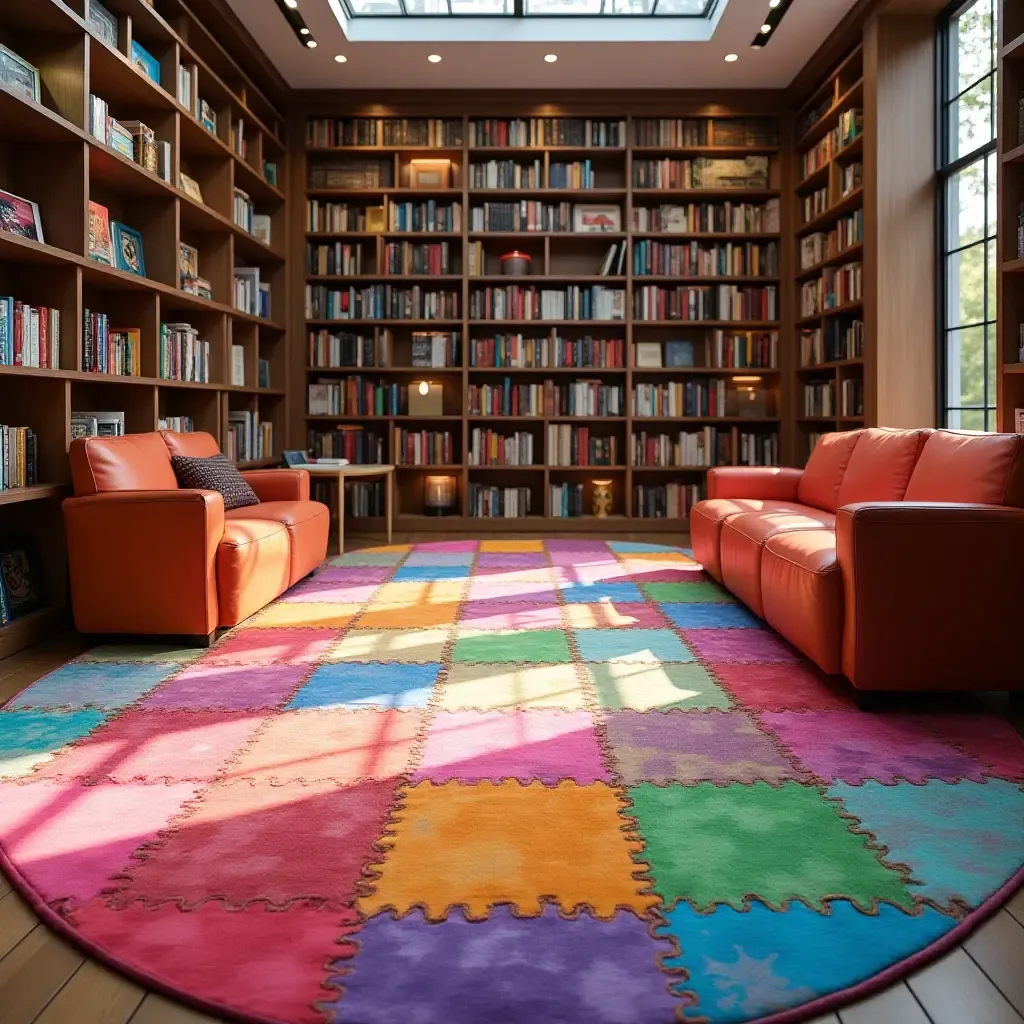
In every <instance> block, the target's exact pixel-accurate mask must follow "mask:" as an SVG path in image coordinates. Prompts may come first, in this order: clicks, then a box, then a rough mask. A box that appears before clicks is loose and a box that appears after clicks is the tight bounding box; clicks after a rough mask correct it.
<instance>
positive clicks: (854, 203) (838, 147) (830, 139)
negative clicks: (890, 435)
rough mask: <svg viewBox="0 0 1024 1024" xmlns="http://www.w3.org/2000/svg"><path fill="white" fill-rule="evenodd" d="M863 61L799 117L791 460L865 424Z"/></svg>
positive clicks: (852, 63) (830, 83) (823, 89)
mask: <svg viewBox="0 0 1024 1024" xmlns="http://www.w3.org/2000/svg"><path fill="white" fill-rule="evenodd" d="M864 116H865V115H864V61H863V48H862V46H859V45H858V46H857V47H856V48H854V49H853V50H852V51H851V52H850V54H849V55H848V56H847V57H846V58H845V59H844V60H843V61H842V62H841V63H840V64H839V65H838V66H837V67H836V68H835V70H834V71H833V72H832V73H831V74H830V75H828V77H827V78H826V79H825V80H824V81H823V82H822V83H821V85H820V86H819V87H818V88H817V89H816V90H815V91H814V92H813V93H812V94H811V95H810V96H809V97H808V98H807V100H806V101H805V102H804V104H803V105H802V106H801V107H800V109H799V110H798V112H797V115H796V125H795V130H796V147H795V149H796V156H795V165H794V176H795V179H796V190H795V191H796V199H795V202H794V205H793V215H794V224H795V226H796V229H795V230H796V249H795V257H796V281H795V293H796V294H795V301H796V306H795V310H796V330H795V332H794V337H793V344H794V357H793V361H792V365H793V367H794V368H795V375H794V376H795V379H794V381H793V384H792V387H793V409H794V419H795V431H794V433H793V441H794V445H795V451H794V452H793V457H794V459H795V462H796V464H798V465H803V464H804V462H806V460H807V457H808V455H809V454H810V450H811V448H812V447H813V444H814V442H815V440H816V438H817V437H818V436H820V435H821V434H823V433H827V432H828V431H832V430H853V429H856V428H857V427H861V426H864V424H865V416H864V365H865V360H864V353H865V348H866V346H867V344H868V340H867V337H866V330H865V316H864V252H865V248H864V173H863V167H864V163H863V162H864V123H863V118H864Z"/></svg>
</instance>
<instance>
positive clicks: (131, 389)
mask: <svg viewBox="0 0 1024 1024" xmlns="http://www.w3.org/2000/svg"><path fill="white" fill-rule="evenodd" d="M105 5H106V7H107V9H108V10H109V11H110V12H111V13H112V14H113V15H114V16H115V17H116V19H117V22H118V39H117V45H116V46H112V45H108V43H107V42H105V41H103V39H102V38H101V37H100V36H99V35H98V34H97V32H96V31H95V30H94V27H93V25H92V23H91V22H90V21H89V20H88V0H33V2H32V3H27V4H4V5H3V6H2V8H0V43H3V44H4V45H6V46H7V47H9V48H10V49H11V50H13V51H14V52H15V53H17V54H18V55H19V56H21V57H22V58H23V59H24V60H26V61H28V62H29V63H31V64H33V65H35V66H36V67H38V68H39V72H40V80H41V90H40V93H41V94H40V99H39V101H38V102H35V101H33V100H32V99H26V98H24V97H22V96H20V95H17V94H15V93H14V92H13V91H10V90H9V89H7V88H5V87H3V86H0V189H3V190H5V191H8V192H11V193H14V194H15V195H17V196H20V197H22V198H23V199H26V200H28V201H30V202H34V203H37V204H38V207H39V212H40V219H41V224H42V229H43V233H44V238H45V244H43V243H40V242H36V241H33V240H31V239H29V238H25V237H22V236H19V235H15V234H11V233H5V232H0V296H11V297H13V298H14V299H15V300H20V301H22V302H24V303H28V304H31V305H33V306H42V307H50V308H54V309H57V310H59V312H60V352H59V364H58V365H57V366H54V367H47V368H39V367H35V366H31V367H30V366H22V365H17V366H13V365H3V366H0V410H2V412H0V420H2V421H3V422H4V423H6V424H8V425H14V426H28V427H30V428H31V429H32V430H33V431H34V432H35V433H36V435H37V437H38V458H37V462H38V467H37V469H38V473H37V476H38V482H37V484H36V485H35V486H32V487H26V488H21V489H18V490H6V491H0V535H3V536H4V537H5V540H6V538H8V537H13V538H22V537H24V538H26V539H27V540H28V541H29V542H30V543H31V545H32V547H33V548H34V549H35V551H36V552H37V553H38V555H39V557H40V560H41V561H42V563H43V565H42V574H43V576H44V577H45V582H46V586H47V592H48V598H49V600H50V602H51V603H50V605H49V606H48V607H47V608H46V609H43V610H42V611H41V612H38V613H35V614H34V615H32V616H27V617H25V618H24V619H19V620H16V621H15V622H14V623H12V624H11V625H10V626H8V627H6V628H5V629H0V657H4V656H6V655H8V654H10V653H13V651H14V650H17V649H20V647H23V646H26V645H27V644H29V643H33V642H35V641H36V640H37V639H39V637H40V636H41V635H44V634H45V632H47V631H49V630H50V629H52V628H54V626H55V625H59V624H60V623H61V622H65V621H66V620H67V612H66V603H67V595H66V559H65V552H64V544H63V533H62V523H61V516H60V507H59V500H60V498H61V497H63V496H64V495H66V494H67V493H69V491H70V488H69V482H70V474H69V467H68V459H67V449H68V445H69V443H70V432H71V428H70V421H71V414H72V412H73V411H76V410H105V411H117V412H121V411H123V412H124V414H125V428H126V430H127V431H128V432H130V433H138V432H145V431H152V430H156V429H157V428H158V425H159V423H160V421H161V420H162V419H165V418H167V417H181V416H187V417H190V418H191V420H192V421H193V424H194V428H195V429H196V430H205V431H209V432H210V433H211V434H213V435H214V436H215V437H216V438H217V439H218V442H219V443H221V444H222V445H226V443H227V436H228V416H229V413H230V412H231V411H233V410H247V411H248V410H251V411H257V412H258V413H259V417H260V420H261V421H262V422H269V423H271V424H272V425H273V435H274V447H275V449H276V451H274V452H266V453H264V456H265V457H263V458H261V459H259V460H253V461H252V462H249V463H242V465H245V466H246V467H249V466H255V465H270V464H276V463H277V462H278V461H279V459H280V451H281V449H282V448H283V446H284V442H285V433H286V430H287V423H288V420H287V403H288V383H289V381H288V374H289V360H288V353H287V351H286V343H287V342H286V334H287V324H288V323H289V316H288V313H289V310H288V302H289V295H288V289H287V287H286V278H285V246H286V238H287V229H288V223H287V201H286V194H287V184H288V183H287V179H286V173H287V149H286V143H285V130H286V122H285V118H284V115H283V114H282V113H281V110H280V108H279V106H278V103H277V102H275V100H273V99H271V98H269V97H268V96H267V95H266V94H265V93H264V92H263V91H262V90H261V89H260V88H259V86H257V84H256V83H255V82H254V81H253V80H252V79H251V78H250V77H249V76H248V75H247V74H246V73H245V72H244V71H243V70H242V68H241V66H240V64H239V63H237V62H236V61H235V60H234V59H233V57H232V56H231V55H230V54H229V53H228V51H227V50H226V49H225V48H224V46H223V45H222V44H221V43H220V42H219V41H218V40H217V39H215V38H214V37H213V36H212V35H211V33H210V32H209V31H208V30H207V29H206V28H205V27H204V25H203V22H202V20H201V18H200V16H199V15H198V14H196V13H195V12H194V11H193V9H192V5H191V4H190V3H189V2H186V0H154V2H153V3H152V4H150V3H147V2H146V0H105ZM133 42H135V43H138V44H140V45H141V46H143V47H144V48H145V49H146V50H147V51H148V52H149V54H150V55H152V56H153V58H154V59H155V60H156V62H157V63H158V64H159V68H160V82H159V84H158V83H156V82H154V81H153V80H151V79H150V78H149V77H148V76H147V75H146V74H145V73H144V72H143V71H142V70H141V69H140V68H139V67H137V66H136V65H135V64H134V63H133V62H132V60H131V58H130V54H131V52H132V44H133ZM182 65H184V66H187V67H189V68H191V69H192V70H193V71H194V74H195V76H196V80H197V82H198V91H197V94H198V96H199V97H201V98H202V99H203V100H205V101H206V102H207V103H208V104H209V107H210V109H212V110H213V111H214V112H215V114H216V119H217V120H216V131H215V132H211V131H209V130H207V128H205V127H204V126H203V125H201V124H200V122H199V120H198V119H197V118H196V116H195V115H194V113H193V111H192V110H191V109H190V106H191V102H190V98H189V97H185V96H184V95H182V97H181V99H179V88H178V86H179V67H180V66H182ZM91 94H94V95H96V96H98V97H100V98H101V99H103V100H105V101H106V103H107V104H108V108H109V113H110V116H111V117H113V118H116V119H118V120H138V121H141V122H143V123H145V124H146V125H148V126H149V127H150V128H151V129H152V130H153V131H154V133H155V136H156V138H157V140H158V141H160V142H166V143H169V145H170V161H169V172H168V176H169V178H170V181H167V180H164V178H162V177H160V176H159V175H157V174H155V173H153V172H151V171H150V170H147V169H145V168H144V167H143V166H142V165H141V164H139V163H136V162H135V161H134V160H132V159H128V158H126V157H125V156H122V155H121V154H119V153H117V152H115V151H114V150H113V149H111V148H110V147H108V146H107V145H106V144H105V143H104V142H102V141H100V140H99V139H98V138H96V137H94V136H93V134H92V133H91V131H90V111H91V103H90V95H91ZM182 101H184V102H182ZM239 122H241V125H242V139H244V143H245V145H244V147H243V146H242V145H241V144H239V143H238V142H237V139H235V140H234V143H233V134H234V133H235V131H236V128H237V126H238V124H239ZM267 164H273V165H275V167H276V182H277V183H276V184H274V183H272V181H271V180H268V177H267V174H268V169H267V166H266V165H267ZM179 173H185V174H188V175H189V176H191V177H192V178H193V179H194V180H196V181H197V182H198V183H199V185H200V188H201V189H202V194H203V199H204V201H203V202H199V201H197V200H196V199H194V198H191V197H190V196H188V195H186V194H185V192H184V191H182V190H181V189H180V188H179V187H178V183H179ZM236 188H237V189H241V190H243V191H244V192H246V193H247V194H248V195H249V196H250V198H251V201H252V203H253V206H254V210H255V212H256V213H258V214H264V215H266V216H268V217H269V218H270V223H271V235H270V237H271V244H266V243H265V242H263V241H261V240H260V239H259V238H257V237H256V236H255V235H253V234H251V233H250V232H249V231H248V230H247V229H246V228H245V227H242V226H239V225H238V224H236V223H235V218H234V212H233V199H234V192H235V189H236ZM90 201H94V202H97V203H99V204H101V205H103V206H105V207H107V208H108V209H109V213H110V219H111V221H112V222H113V221H115V220H116V221H120V222H122V223H124V224H125V225H127V226H128V227H131V228H134V229H135V230H137V231H139V232H140V234H141V235H142V239H143V253H144V258H145V267H146V273H147V276H145V277H141V276H135V275H132V274H129V273H126V272H124V271H120V270H117V269H114V268H113V267H111V266H107V265H104V264H102V263H98V262H96V261H94V260H93V259H91V258H90V256H89V246H88V235H89V203H90ZM182 243H184V244H187V245H191V246H194V247H195V248H196V249H197V250H198V252H199V272H200V275H201V276H202V277H204V278H207V279H208V280H209V282H210V285H211V290H212V299H210V300H207V299H203V298H200V297H199V296H197V295H192V294H187V293H185V292H184V291H182V290H181V288H180V283H181V282H180V274H179V267H180V263H179V246H180V244H182ZM244 266H258V267H259V268H260V269H261V280H265V281H267V282H269V284H270V288H271V300H270V302H271V306H270V316H269V317H266V318H264V317H259V316H253V315H251V314H249V313H245V312H242V311H240V310H239V309H236V308H235V306H234V302H233V291H234V289H233V271H234V268H235V267H244ZM87 310H89V311H92V312H98V313H104V314H107V316H108V317H109V320H110V326H111V327H112V328H122V329H123V328H137V329H138V330H139V332H140V347H141V369H142V375H140V376H116V375H113V374H100V373H94V372H89V371H87V370H86V368H85V363H84V361H83V323H84V316H85V313H86V311H87ZM182 322H184V323H190V324H192V325H193V326H194V327H196V328H197V329H198V331H199V333H200V337H201V338H202V339H203V340H205V341H207V342H209V344H210V372H209V383H191V382H185V381H178V380H169V379H164V378H163V377H161V375H160V360H159V346H160V330H161V324H163V323H182ZM232 345H240V346H242V349H243V351H244V354H245V378H246V379H245V382H244V385H243V386H241V387H233V386H231V384H230V380H231V376H230V357H231V346H232ZM260 359H263V360H266V361H267V362H268V363H269V370H270V378H269V384H270V386H269V387H260V386H259V380H258V361H259V360H260Z"/></svg>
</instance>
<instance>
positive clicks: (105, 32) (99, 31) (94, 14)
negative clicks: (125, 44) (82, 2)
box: [89, 0, 117, 50]
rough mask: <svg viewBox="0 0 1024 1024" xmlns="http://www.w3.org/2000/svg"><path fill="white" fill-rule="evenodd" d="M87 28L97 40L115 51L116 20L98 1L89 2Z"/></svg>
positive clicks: (91, 0)
mask: <svg viewBox="0 0 1024 1024" xmlns="http://www.w3.org/2000/svg"><path fill="white" fill-rule="evenodd" d="M89 28H91V29H92V31H93V34H94V35H95V36H96V38H97V39H99V40H100V41H101V42H104V43H106V44H107V46H109V47H110V48H111V49H112V50H116V49H117V18H116V17H115V16H114V15H113V14H111V13H110V11H108V10H107V9H106V7H104V6H103V4H101V3H100V2H99V0H90V2H89Z"/></svg>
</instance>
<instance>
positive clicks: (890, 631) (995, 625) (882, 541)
mask: <svg viewBox="0 0 1024 1024" xmlns="http://www.w3.org/2000/svg"><path fill="white" fill-rule="evenodd" d="M690 531H691V539H692V544H693V553H694V557H695V558H696V559H697V560H698V561H699V562H701V563H702V564H703V565H704V567H705V569H706V570H707V571H708V572H709V573H710V574H711V575H712V576H713V577H714V578H715V579H716V580H718V581H719V582H720V583H722V584H723V585H724V586H726V587H728V588H729V589H730V590H731V591H732V592H733V593H734V594H735V595H736V596H737V597H739V598H740V600H742V601H743V602H744V603H745V604H747V605H748V606H749V607H750V608H751V610H752V611H754V612H756V613H757V614H758V615H759V616H761V617H762V618H763V619H765V620H766V621H767V622H768V624H769V625H770V626H772V627H773V628H774V629H776V630H777V631H778V632H779V633H781V634H782V635H783V636H784V637H785V638H786V639H787V640H789V641H790V643H792V644H793V645H794V646H795V647H797V648H798V649H799V650H800V651H802V652H803V653H804V654H805V655H807V657H808V658H810V659H811V660H812V661H814V662H815V663H816V664H817V665H818V666H819V667H820V668H821V669H822V670H823V671H825V672H828V673H832V674H837V675H838V674H843V675H845V676H846V677H847V679H849V680H850V682H851V683H853V685H854V686H856V687H857V688H858V689H862V690H1016V689H1024V645H1022V644H1021V642H1020V593H1021V586H1022V582H1024V436H1020V435H1017V434H969V433H961V432H955V431H948V430H937V431H936V430H882V429H875V428H873V429H869V430H855V431H847V432H843V433H834V434H827V435H826V436H825V437H824V438H822V440H821V441H820V442H819V443H818V445H817V447H816V448H815V450H814V452H813V453H812V454H811V457H810V459H809V460H808V463H807V467H806V469H803V470H797V469H765V468H758V469H740V468H728V469H713V470H711V471H710V473H709V474H708V498H707V500H705V501H701V502H698V503H697V504H696V505H694V507H693V509H692V510H691V515H690Z"/></svg>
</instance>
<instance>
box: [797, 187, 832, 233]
mask: <svg viewBox="0 0 1024 1024" xmlns="http://www.w3.org/2000/svg"><path fill="white" fill-rule="evenodd" d="M828 207H829V199H828V187H827V186H826V187H825V188H818V189H815V190H814V191H813V192H809V193H808V194H807V195H805V196H802V197H801V199H800V216H801V218H802V220H801V223H803V224H807V223H808V222H809V221H812V220H814V218H815V217H820V216H821V215H822V214H823V213H825V212H827V210H828Z"/></svg>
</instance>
